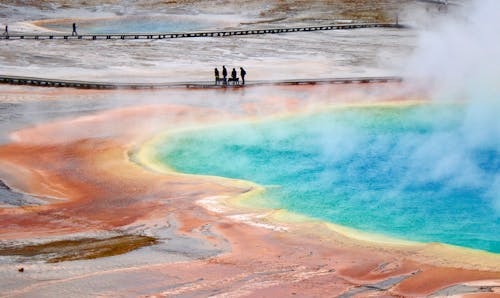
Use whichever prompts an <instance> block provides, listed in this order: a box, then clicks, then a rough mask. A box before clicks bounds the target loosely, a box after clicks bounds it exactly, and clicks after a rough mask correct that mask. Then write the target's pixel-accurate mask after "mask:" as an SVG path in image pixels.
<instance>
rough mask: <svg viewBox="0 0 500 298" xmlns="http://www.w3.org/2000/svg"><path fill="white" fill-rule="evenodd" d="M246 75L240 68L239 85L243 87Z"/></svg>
mask: <svg viewBox="0 0 500 298" xmlns="http://www.w3.org/2000/svg"><path fill="white" fill-rule="evenodd" d="M246 75H247V72H246V71H245V70H244V69H243V67H240V76H241V84H242V85H245V76H246Z"/></svg>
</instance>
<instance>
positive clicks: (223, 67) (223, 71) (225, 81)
mask: <svg viewBox="0 0 500 298" xmlns="http://www.w3.org/2000/svg"><path fill="white" fill-rule="evenodd" d="M222 77H223V78H224V84H227V69H226V66H225V65H222Z"/></svg>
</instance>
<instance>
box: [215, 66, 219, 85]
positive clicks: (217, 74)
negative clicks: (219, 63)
mask: <svg viewBox="0 0 500 298" xmlns="http://www.w3.org/2000/svg"><path fill="white" fill-rule="evenodd" d="M218 82H219V70H218V69H217V67H216V68H215V85H217V83H218Z"/></svg>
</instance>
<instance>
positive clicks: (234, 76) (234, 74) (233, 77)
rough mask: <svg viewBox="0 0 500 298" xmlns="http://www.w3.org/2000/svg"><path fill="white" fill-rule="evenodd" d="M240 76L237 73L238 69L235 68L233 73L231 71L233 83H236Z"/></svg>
mask: <svg viewBox="0 0 500 298" xmlns="http://www.w3.org/2000/svg"><path fill="white" fill-rule="evenodd" d="M237 76H238V74H237V73H236V69H234V68H233V71H231V79H233V82H236V77H237Z"/></svg>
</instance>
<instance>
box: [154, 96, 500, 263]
mask: <svg viewBox="0 0 500 298" xmlns="http://www.w3.org/2000/svg"><path fill="white" fill-rule="evenodd" d="M465 117H466V112H465V110H464V107H463V106H459V105H414V106H393V107H390V106H387V107H358V108H342V109H337V110H331V111H327V112H323V113H318V114H314V115H307V116H297V117H293V118H287V119H277V120H272V121H265V122H260V123H246V124H238V125H232V126H224V127H218V128H211V129H203V130H197V131H191V132H185V133H180V134H175V135H172V136H169V137H168V138H165V139H164V140H163V141H162V142H160V143H159V145H158V146H157V147H156V149H157V156H156V158H159V159H160V160H162V161H163V162H165V163H166V164H168V165H169V166H171V167H173V168H175V169H176V170H178V171H180V172H185V173H192V174H203V175H217V176H223V177H230V178H239V179H245V180H250V181H254V182H256V183H259V184H261V185H263V186H267V191H266V193H265V196H266V198H268V200H269V207H271V208H285V209H288V210H291V211H293V212H297V213H300V214H304V215H308V216H311V217H315V218H319V219H322V220H326V221H329V222H333V223H337V224H341V225H344V226H349V227H353V228H356V229H359V230H363V231H367V232H376V233H382V234H385V235H388V236H393V237H397V238H401V239H407V240H414V241H422V242H443V243H449V244H454V245H459V246H465V247H470V248H476V249H481V250H486V251H490V252H495V253H499V252H500V212H499V210H498V209H497V208H495V203H496V202H498V201H497V200H498V192H497V190H498V189H499V188H498V182H499V181H500V170H499V169H500V148H498V146H496V145H492V144H496V142H493V143H490V144H489V145H487V144H485V145H481V144H477V142H476V143H473V142H471V143H469V142H468V141H467V140H468V139H469V138H468V137H467V136H466V135H465V134H466V133H467V130H465V129H464V127H463V123H464V119H465Z"/></svg>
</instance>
